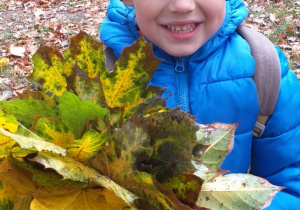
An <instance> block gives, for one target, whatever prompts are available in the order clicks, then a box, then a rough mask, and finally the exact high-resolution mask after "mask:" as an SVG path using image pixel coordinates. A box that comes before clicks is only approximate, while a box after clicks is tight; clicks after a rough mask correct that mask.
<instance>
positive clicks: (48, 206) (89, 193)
mask: <svg viewBox="0 0 300 210" xmlns="http://www.w3.org/2000/svg"><path fill="white" fill-rule="evenodd" d="M30 208H31V209H39V210H57V209H63V210H76V209H99V210H100V209H101V210H105V209H107V210H110V209H114V210H115V209H116V210H118V209H128V210H130V209H134V208H133V207H129V206H128V205H127V204H126V203H125V202H124V201H123V200H122V199H120V198H118V197H117V196H115V194H114V193H113V192H112V191H110V190H106V189H87V190H78V191H76V192H72V193H69V194H66V195H59V196H57V195H55V192H54V193H53V194H52V195H50V196H49V195H47V196H38V195H37V196H35V199H34V200H33V201H32V203H31V206H30Z"/></svg>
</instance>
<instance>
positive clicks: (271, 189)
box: [197, 174, 282, 209]
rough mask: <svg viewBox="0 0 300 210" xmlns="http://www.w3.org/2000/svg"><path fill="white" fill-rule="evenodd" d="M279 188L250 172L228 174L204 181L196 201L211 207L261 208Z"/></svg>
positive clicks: (265, 205)
mask: <svg viewBox="0 0 300 210" xmlns="http://www.w3.org/2000/svg"><path fill="white" fill-rule="evenodd" d="M281 189H282V188H281V187H277V186H274V185H272V184H270V183H269V182H268V181H266V180H265V179H262V178H259V177H256V176H253V175H251V174H228V175H225V176H218V177H216V178H215V179H214V180H212V181H209V182H206V183H204V184H203V186H202V190H201V193H200V195H199V198H198V202H197V203H198V205H199V206H203V207H207V208H211V209H262V208H265V207H267V206H268V205H269V204H270V203H271V200H272V198H273V197H274V196H275V194H276V193H277V192H278V191H279V190H281Z"/></svg>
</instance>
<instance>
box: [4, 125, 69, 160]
mask: <svg viewBox="0 0 300 210" xmlns="http://www.w3.org/2000/svg"><path fill="white" fill-rule="evenodd" d="M0 133H2V134H3V135H5V136H8V137H10V138H12V139H13V140H14V141H15V142H17V143H18V144H19V145H20V147H21V148H23V149H32V148H35V149H36V150H37V151H43V150H46V151H52V152H55V153H58V154H62V155H65V154H66V150H65V149H63V148H61V147H59V146H57V145H55V144H52V143H50V142H47V141H44V140H43V139H41V138H40V137H39V136H37V135H35V134H34V133H32V132H31V131H30V130H27V129H26V128H24V127H21V126H20V127H19V129H18V132H17V133H16V134H13V133H10V132H8V131H6V130H4V129H2V128H0Z"/></svg>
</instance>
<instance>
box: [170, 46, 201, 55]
mask: <svg viewBox="0 0 300 210" xmlns="http://www.w3.org/2000/svg"><path fill="white" fill-rule="evenodd" d="M196 50H197V49H190V50H183V49H182V48H180V49H175V50H166V52H167V53H168V54H170V55H172V56H174V57H184V56H189V55H192V54H194V53H195V52H196Z"/></svg>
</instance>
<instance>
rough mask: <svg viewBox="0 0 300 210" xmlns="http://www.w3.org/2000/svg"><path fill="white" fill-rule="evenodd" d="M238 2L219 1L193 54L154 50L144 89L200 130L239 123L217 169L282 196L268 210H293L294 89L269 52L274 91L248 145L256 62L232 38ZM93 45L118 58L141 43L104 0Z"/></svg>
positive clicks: (299, 121)
mask: <svg viewBox="0 0 300 210" xmlns="http://www.w3.org/2000/svg"><path fill="white" fill-rule="evenodd" d="M247 14H248V11H247V9H246V7H245V5H244V3H243V2H242V0H228V1H226V16H225V19H224V22H223V24H222V26H221V27H220V29H219V30H218V31H217V33H216V34H215V35H214V36H213V37H211V38H210V39H209V40H208V41H207V42H206V43H205V44H204V45H203V46H202V47H201V48H200V49H198V50H197V51H196V52H195V53H194V54H192V55H190V56H187V57H173V56H171V55H168V54H167V53H166V52H164V51H162V50H161V49H159V48H158V47H156V46H153V51H154V53H155V55H156V57H158V58H162V59H164V60H163V61H162V62H161V64H160V65H159V67H158V68H157V71H156V73H155V75H154V76H153V78H152V80H151V81H150V85H155V86H161V87H168V89H167V90H166V91H165V93H164V95H163V96H164V97H167V96H169V94H170V93H173V94H172V95H171V96H170V97H169V99H168V100H167V106H168V107H171V108H174V107H177V106H180V107H181V109H182V110H183V111H187V110H188V111H189V113H190V114H191V115H194V116H196V121H197V122H198V123H202V124H209V123H213V122H222V123H236V122H241V123H240V124H239V126H238V128H237V130H236V137H235V141H234V148H233V150H232V152H231V153H230V154H229V155H228V156H227V158H226V159H225V161H224V163H223V165H222V168H223V169H226V170H230V171H231V172H234V173H245V172H246V171H247V169H248V167H249V165H250V163H251V173H252V174H254V175H257V176H260V177H264V178H265V179H267V180H269V181H270V182H271V183H273V184H275V185H278V186H285V187H286V189H285V190H283V191H281V192H279V193H278V194H277V195H276V196H275V199H274V200H273V201H272V203H271V205H270V206H269V207H268V208H267V209H288V210H291V209H300V86H299V82H298V80H297V77H296V76H295V74H294V73H293V72H292V71H290V70H289V68H288V63H287V60H286V58H285V56H284V54H283V53H282V52H281V51H280V50H279V49H278V48H276V50H277V52H278V56H279V59H280V62H281V85H280V93H279V98H278V102H277V105H276V108H275V112H274V114H273V115H272V116H271V118H270V119H269V121H268V122H267V124H266V130H265V131H264V134H263V136H262V137H261V138H254V139H253V138H252V130H253V127H254V125H255V121H256V118H257V115H258V101H257V92H256V87H255V84H254V82H253V80H252V76H253V74H254V67H255V61H254V59H253V58H252V56H251V54H250V48H249V45H248V43H247V42H246V41H245V40H244V39H243V38H242V37H241V36H239V35H238V34H237V33H236V32H235V30H236V28H237V26H238V25H239V24H240V23H241V22H242V21H244V19H245V18H246V17H247ZM107 15H108V16H107V18H106V19H105V20H104V21H103V23H102V25H101V29H100V39H101V41H103V42H104V44H105V45H106V46H108V47H110V48H112V49H113V50H114V53H115V55H116V56H117V57H119V56H120V54H121V51H122V50H123V48H124V47H126V46H129V45H131V44H132V43H133V42H134V41H135V40H136V39H138V38H139V37H140V35H139V33H138V32H137V25H136V21H135V13H134V9H133V8H132V7H128V6H125V5H124V4H123V3H122V2H121V1H120V0H111V1H110V4H109V6H108V10H107Z"/></svg>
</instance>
